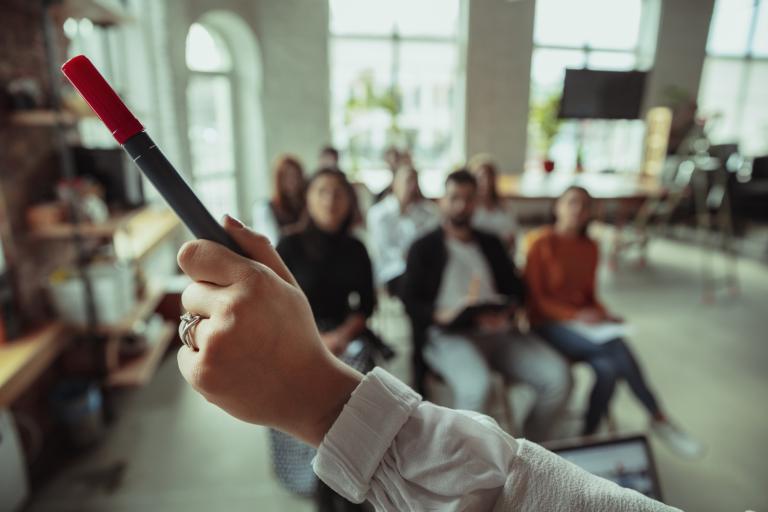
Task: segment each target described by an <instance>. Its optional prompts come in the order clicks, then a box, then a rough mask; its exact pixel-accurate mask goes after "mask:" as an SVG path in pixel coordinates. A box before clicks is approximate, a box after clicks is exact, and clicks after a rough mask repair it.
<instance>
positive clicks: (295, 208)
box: [253, 155, 306, 245]
mask: <svg viewBox="0 0 768 512" xmlns="http://www.w3.org/2000/svg"><path fill="white" fill-rule="evenodd" d="M274 180H275V181H274V192H273V193H272V197H271V198H270V199H269V200H267V201H262V202H257V203H256V204H255V205H254V206H253V228H254V229H255V230H256V231H258V232H260V233H261V234H263V235H264V236H266V237H267V238H269V241H270V242H272V244H275V245H276V244H277V242H278V241H279V240H280V238H281V237H282V236H283V235H284V234H285V233H287V232H290V231H291V230H292V229H296V228H297V227H298V225H299V224H300V223H301V222H302V221H303V219H304V193H305V186H306V181H305V179H304V169H303V168H302V166H301V162H300V161H299V159H298V158H296V157H295V156H292V155H282V156H280V157H279V158H278V159H277V160H276V161H275V165H274Z"/></svg>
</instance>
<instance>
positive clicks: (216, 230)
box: [123, 132, 245, 256]
mask: <svg viewBox="0 0 768 512" xmlns="http://www.w3.org/2000/svg"><path fill="white" fill-rule="evenodd" d="M123 148H124V149H125V150H126V151H127V152H128V154H129V155H130V156H131V158H132V159H133V161H134V162H135V163H136V165H138V166H139V168H140V169H141V171H142V172H143V173H144V175H145V176H146V177H147V178H148V179H149V181H151V182H152V184H153V185H154V186H155V188H156V189H157V191H158V192H160V194H161V195H162V196H163V198H164V199H165V200H166V202H167V203H168V204H169V205H170V207H171V208H172V209H173V211H174V212H176V215H178V216H179V218H180V219H181V220H182V222H184V224H185V225H186V226H187V227H188V228H189V230H190V231H192V234H194V235H195V236H196V237H197V238H202V239H204V240H210V241H212V242H217V243H220V244H221V245H223V246H225V247H227V248H229V249H231V250H232V251H234V252H236V253H237V254H240V255H242V256H245V253H244V252H243V250H242V249H241V248H240V246H238V245H237V243H236V242H235V241H234V240H233V239H232V237H230V236H229V234H228V233H227V232H226V231H225V230H224V228H223V227H222V226H221V225H220V224H219V223H218V222H216V219H214V218H213V216H212V215H211V214H210V213H209V212H208V209H207V208H206V207H205V206H204V205H203V203H202V202H200V199H198V197H197V195H196V194H195V193H194V192H193V191H192V189H191V188H190V186H189V185H188V184H187V182H186V181H184V178H182V176H181V174H179V172H178V171H177V170H176V169H175V168H174V167H173V165H172V164H171V162H169V161H168V159H167V158H165V155H163V152H162V151H160V149H159V148H158V147H157V145H155V143H154V142H153V141H152V139H151V138H150V137H149V135H147V133H146V132H139V133H137V134H136V135H134V136H133V137H131V138H129V139H128V140H126V141H125V142H124V143H123Z"/></svg>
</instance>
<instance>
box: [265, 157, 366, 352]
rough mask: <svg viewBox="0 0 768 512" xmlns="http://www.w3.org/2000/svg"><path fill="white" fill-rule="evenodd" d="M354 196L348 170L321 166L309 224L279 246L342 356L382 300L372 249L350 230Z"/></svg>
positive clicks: (311, 193) (312, 188)
mask: <svg viewBox="0 0 768 512" xmlns="http://www.w3.org/2000/svg"><path fill="white" fill-rule="evenodd" d="M354 200H355V195H354V191H353V190H352V187H351V185H350V184H349V182H348V181H347V179H346V177H345V176H344V174H343V173H341V172H340V171H337V170H331V169H324V170H321V171H319V172H318V173H316V174H315V175H314V176H313V177H312V180H311V181H310V183H309V187H308V189H307V213H308V214H309V221H308V222H307V225H306V227H305V228H304V229H303V230H301V231H300V232H298V233H295V234H293V235H288V236H286V237H285V238H283V240H282V241H281V242H280V243H279V244H278V246H277V252H278V253H279V254H280V256H281V257H282V258H283V261H285V264H286V265H287V266H288V268H289V269H290V270H291V272H292V273H293V275H294V276H295V277H296V281H297V282H298V283H299V286H301V289H302V290H303V291H304V294H305V295H306V296H307V299H308V300H309V304H310V306H312V312H313V314H314V315H315V322H316V323H317V326H318V329H319V330H320V333H321V334H322V336H323V340H324V341H325V344H326V346H327V347H328V348H329V349H330V350H331V351H332V352H333V353H334V354H336V355H340V354H342V353H344V351H345V349H346V348H347V345H348V344H349V342H351V341H352V340H354V339H355V338H357V337H358V336H359V335H360V334H362V333H363V331H364V330H365V323H366V320H367V319H368V317H369V316H371V314H373V308H374V306H375V300H376V299H375V295H374V288H373V271H372V269H371V260H370V258H369V257H368V252H367V251H366V249H365V246H364V245H363V244H362V242H360V241H359V240H358V239H356V238H354V237H353V236H352V235H351V234H350V233H349V230H350V227H351V225H352V221H353V212H354Z"/></svg>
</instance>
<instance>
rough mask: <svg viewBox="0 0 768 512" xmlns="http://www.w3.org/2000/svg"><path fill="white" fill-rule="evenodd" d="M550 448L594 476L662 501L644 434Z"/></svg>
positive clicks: (584, 440) (572, 442)
mask: <svg viewBox="0 0 768 512" xmlns="http://www.w3.org/2000/svg"><path fill="white" fill-rule="evenodd" d="M548 448H549V449H550V450H552V451H553V452H554V453H556V454H558V455H560V456H561V457H563V458H564V459H566V460H568V461H570V462H572V463H574V464H576V465H577V466H579V467H581V468H582V469H585V470H586V471H589V472H590V473H592V474H594V475H597V476H600V477H603V478H605V479H607V480H610V481H612V482H615V483H616V484H618V485H620V486H622V487H626V488H629V489H634V490H635V491H638V492H639V493H641V494H644V495H646V496H648V497H649V498H653V499H655V500H658V501H662V495H661V487H660V485H659V479H658V474H657V472H656V464H655V462H654V459H653V453H652V452H651V446H650V444H649V443H648V438H647V437H646V436H644V435H641V434H638V435H631V436H621V437H612V438H610V439H601V440H591V439H579V440H575V441H565V442H563V443H558V444H555V445H550V446H548Z"/></svg>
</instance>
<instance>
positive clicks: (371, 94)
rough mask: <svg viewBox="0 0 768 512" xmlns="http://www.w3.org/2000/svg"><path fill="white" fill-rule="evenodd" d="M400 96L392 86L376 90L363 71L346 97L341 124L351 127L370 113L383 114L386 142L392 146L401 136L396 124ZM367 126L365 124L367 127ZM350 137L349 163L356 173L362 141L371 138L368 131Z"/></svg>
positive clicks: (370, 74) (358, 132) (368, 73)
mask: <svg viewBox="0 0 768 512" xmlns="http://www.w3.org/2000/svg"><path fill="white" fill-rule="evenodd" d="M400 104H401V101H400V94H399V93H398V91H397V89H396V88H395V87H387V88H384V89H381V88H376V86H375V84H374V78H373V74H372V73H371V72H370V71H364V72H362V73H361V74H360V76H359V78H358V80H357V81H356V83H355V85H354V87H353V88H352V90H351V91H350V94H349V97H348V98H347V102H346V105H345V108H344V121H345V124H346V125H347V127H353V126H355V125H356V124H358V123H356V121H358V120H365V118H366V116H367V115H368V114H370V113H372V112H376V111H378V112H383V113H384V114H385V115H386V116H387V118H388V120H389V127H388V129H387V142H388V143H393V142H394V141H395V140H396V139H397V138H398V137H399V136H400V134H401V129H400V126H399V124H398V115H399V114H400ZM368 124H369V123H367V122H366V123H364V125H365V126H366V127H367V126H368ZM352 131H353V132H356V133H353V134H352V136H351V137H350V142H349V147H348V148H347V150H348V152H349V156H350V158H351V160H352V171H353V172H355V171H356V170H357V167H358V163H359V159H360V157H361V156H362V155H361V153H364V152H365V151H364V150H363V149H362V148H363V147H365V146H366V143H365V139H368V137H369V136H370V133H369V131H368V130H367V129H366V130H365V131H362V132H360V131H356V130H354V129H353V130H352Z"/></svg>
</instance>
